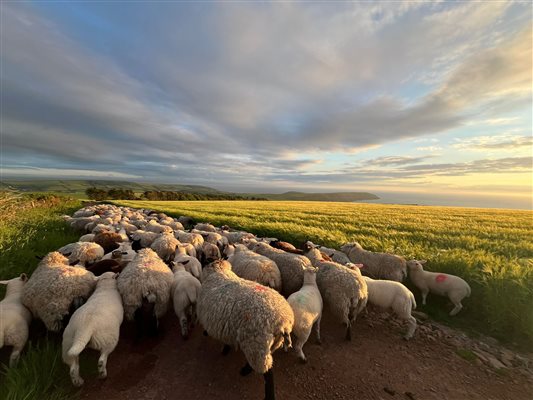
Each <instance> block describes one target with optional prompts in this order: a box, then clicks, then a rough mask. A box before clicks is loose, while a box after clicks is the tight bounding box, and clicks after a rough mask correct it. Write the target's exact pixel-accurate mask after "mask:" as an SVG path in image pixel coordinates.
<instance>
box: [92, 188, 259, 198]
mask: <svg viewBox="0 0 533 400" xmlns="http://www.w3.org/2000/svg"><path fill="white" fill-rule="evenodd" d="M85 194H86V195H87V197H88V198H89V199H91V200H96V201H101V200H163V201H172V200H189V201H190V200H267V199H265V198H262V197H255V196H251V197H245V196H238V195H235V194H222V193H221V194H211V193H186V192H172V191H159V190H147V191H145V192H143V193H142V194H141V195H140V196H137V195H136V194H135V193H134V192H133V190H131V189H115V188H114V189H109V190H106V189H100V188H96V187H90V188H87V189H86V190H85Z"/></svg>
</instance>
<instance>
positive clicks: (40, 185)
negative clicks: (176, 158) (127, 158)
mask: <svg viewBox="0 0 533 400" xmlns="http://www.w3.org/2000/svg"><path fill="white" fill-rule="evenodd" d="M89 187H97V188H99V189H106V190H109V189H123V190H133V191H134V192H135V193H142V192H145V191H169V192H185V193H197V194H231V195H238V196H243V197H261V198H266V199H268V200H295V201H341V202H346V201H360V200H377V199H379V197H378V196H376V195H374V194H372V193H366V192H339V193H304V192H294V191H291V192H285V193H281V194H277V193H267V194H263V193H233V192H225V191H221V190H217V189H213V188H211V187H208V186H201V185H179V184H170V183H144V182H129V181H105V180H70V179H64V180H56V179H46V180H40V179H36V180H15V179H13V180H3V181H2V182H0V190H16V191H20V192H51V193H66V194H69V195H74V196H77V197H84V196H85V190H86V189H87V188H89Z"/></svg>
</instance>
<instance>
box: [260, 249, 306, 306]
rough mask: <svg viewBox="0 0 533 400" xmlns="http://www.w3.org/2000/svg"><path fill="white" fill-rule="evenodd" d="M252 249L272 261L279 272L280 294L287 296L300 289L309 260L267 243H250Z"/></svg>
mask: <svg viewBox="0 0 533 400" xmlns="http://www.w3.org/2000/svg"><path fill="white" fill-rule="evenodd" d="M251 245H252V250H253V251H255V252H256V253H258V254H261V255H263V256H266V257H268V258H270V259H271V260H272V261H274V262H275V263H276V265H277V267H278V269H279V272H280V274H281V286H282V292H281V293H282V294H283V295H284V296H289V295H291V294H292V293H294V292H296V291H298V290H300V288H301V287H302V284H303V281H304V270H305V269H306V268H309V267H311V262H310V261H309V260H308V259H307V258H306V257H304V256H301V255H297V254H292V253H287V252H285V251H283V250H279V249H275V248H273V247H271V246H270V245H269V244H268V243H264V242H257V243H255V244H254V243H253V242H252V243H251Z"/></svg>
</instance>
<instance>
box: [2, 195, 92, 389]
mask: <svg viewBox="0 0 533 400" xmlns="http://www.w3.org/2000/svg"><path fill="white" fill-rule="evenodd" d="M80 206H81V203H80V202H79V201H78V200H73V199H69V198H63V197H58V196H54V195H24V196H23V195H17V194H14V193H5V192H4V193H0V215H2V218H1V219H0V266H1V268H0V279H10V278H13V277H15V276H18V275H20V274H21V273H22V272H26V273H27V274H31V272H33V270H34V269H35V267H36V266H37V263H38V260H37V259H36V258H35V256H36V255H39V256H42V255H44V254H46V253H48V252H50V251H53V250H57V249H58V248H59V247H61V246H63V245H65V244H66V243H69V242H73V241H76V240H77V239H78V237H79V235H78V234H77V233H75V232H74V231H73V230H72V229H70V228H69V227H68V226H67V225H66V224H65V222H64V221H62V220H61V219H60V218H59V216H60V215H61V214H72V212H73V211H75V210H76V209H78V208H80ZM4 294H5V288H4V287H3V286H2V287H0V298H3V296H4ZM34 327H35V323H32V327H31V328H34ZM30 332H31V333H34V332H35V329H30ZM10 350H11V349H10V348H9V349H7V348H6V349H2V355H3V356H4V357H2V361H4V362H7V355H8V354H9V352H8V351H10ZM67 370H68V369H67V368H66V367H65V365H64V364H63V363H62V361H61V349H60V343H59V341H58V340H50V339H49V338H48V337H36V335H35V334H33V335H31V336H30V340H29V342H28V344H27V347H26V348H25V349H24V352H23V354H22V356H21V358H20V361H19V364H18V365H17V367H16V368H11V369H9V368H7V366H6V365H5V364H4V365H2V366H0V399H6V400H42V399H47V400H48V399H51V400H66V399H69V398H72V389H71V388H72V386H71V385H70V381H69V378H68V371H67Z"/></svg>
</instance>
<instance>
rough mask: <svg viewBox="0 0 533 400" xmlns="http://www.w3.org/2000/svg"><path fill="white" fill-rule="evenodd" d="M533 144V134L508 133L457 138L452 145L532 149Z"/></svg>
mask: <svg viewBox="0 0 533 400" xmlns="http://www.w3.org/2000/svg"><path fill="white" fill-rule="evenodd" d="M532 146H533V137H532V136H517V135H508V134H507V135H494V136H476V137H471V138H467V139H456V143H455V144H453V145H452V147H453V148H456V149H459V150H467V151H487V150H499V151H514V150H517V149H522V148H526V149H528V148H529V149H531V148H532Z"/></svg>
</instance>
